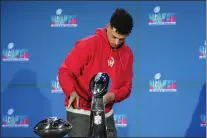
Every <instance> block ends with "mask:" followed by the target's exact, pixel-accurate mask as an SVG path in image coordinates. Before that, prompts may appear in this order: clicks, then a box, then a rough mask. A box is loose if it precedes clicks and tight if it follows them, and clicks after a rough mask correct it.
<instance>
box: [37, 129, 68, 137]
mask: <svg viewBox="0 0 207 138" xmlns="http://www.w3.org/2000/svg"><path fill="white" fill-rule="evenodd" d="M68 131H69V130H68V129H59V130H58V129H56V130H48V131H47V130H44V131H34V133H36V134H37V135H38V136H40V137H41V138H63V137H64V136H65V135H67V133H66V132H68Z"/></svg>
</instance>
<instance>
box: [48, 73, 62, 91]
mask: <svg viewBox="0 0 207 138" xmlns="http://www.w3.org/2000/svg"><path fill="white" fill-rule="evenodd" d="M51 92H52V93H62V92H63V90H62V88H61V87H60V85H59V81H58V76H57V77H56V80H55V81H52V90H51Z"/></svg>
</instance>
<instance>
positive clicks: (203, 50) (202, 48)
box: [199, 41, 206, 59]
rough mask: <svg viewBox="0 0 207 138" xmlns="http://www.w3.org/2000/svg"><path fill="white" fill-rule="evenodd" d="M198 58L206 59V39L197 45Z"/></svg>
mask: <svg viewBox="0 0 207 138" xmlns="http://www.w3.org/2000/svg"><path fill="white" fill-rule="evenodd" d="M199 59H206V41H205V42H204V45H201V46H200V47H199Z"/></svg>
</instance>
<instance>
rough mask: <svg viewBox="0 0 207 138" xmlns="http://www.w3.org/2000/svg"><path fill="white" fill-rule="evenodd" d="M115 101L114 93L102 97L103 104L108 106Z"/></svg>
mask: <svg viewBox="0 0 207 138" xmlns="http://www.w3.org/2000/svg"><path fill="white" fill-rule="evenodd" d="M114 99H115V94H114V93H107V94H106V95H105V96H104V104H105V105H106V104H108V103H110V102H112V101H113V100H114Z"/></svg>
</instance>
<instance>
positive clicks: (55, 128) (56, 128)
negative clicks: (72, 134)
mask: <svg viewBox="0 0 207 138" xmlns="http://www.w3.org/2000/svg"><path fill="white" fill-rule="evenodd" d="M71 129H72V125H71V123H69V122H67V121H65V120H63V119H61V118H57V117H49V118H46V119H44V120H42V121H40V122H39V123H38V124H37V125H36V126H35V127H34V129H33V131H34V133H35V134H37V135H38V136H40V137H41V138H63V137H64V136H65V135H66V134H68V133H69V131H70V130H71Z"/></svg>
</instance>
